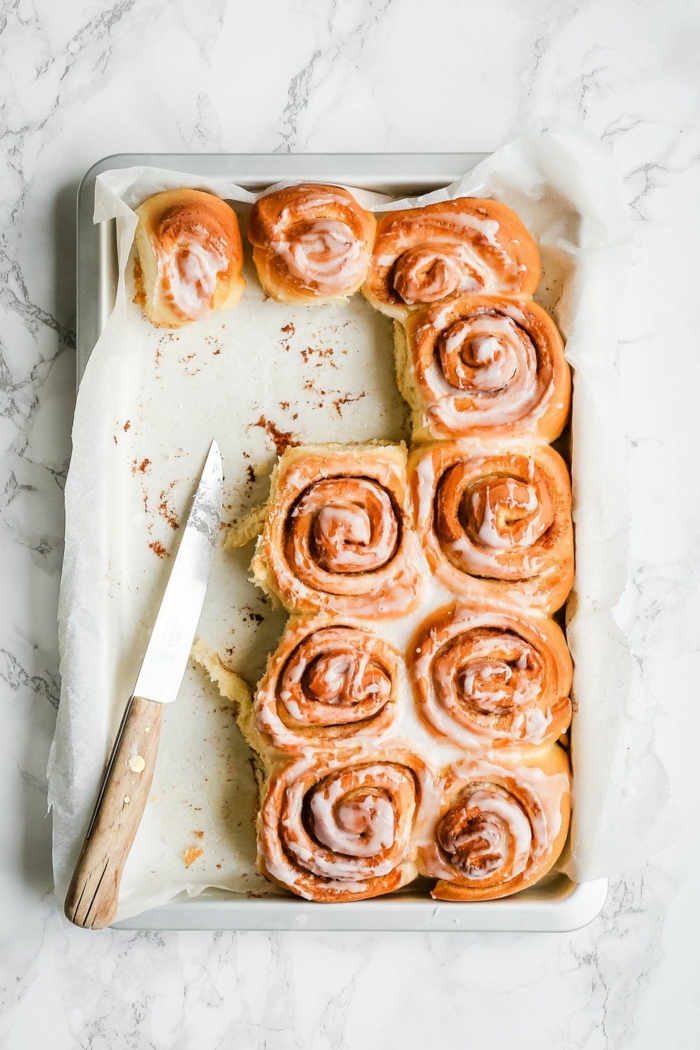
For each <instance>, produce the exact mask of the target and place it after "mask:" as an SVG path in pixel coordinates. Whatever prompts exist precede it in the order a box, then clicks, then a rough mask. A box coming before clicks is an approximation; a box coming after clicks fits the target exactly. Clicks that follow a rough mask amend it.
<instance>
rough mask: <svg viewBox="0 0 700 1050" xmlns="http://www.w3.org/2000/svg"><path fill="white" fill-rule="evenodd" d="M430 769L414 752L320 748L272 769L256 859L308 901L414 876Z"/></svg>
mask: <svg viewBox="0 0 700 1050" xmlns="http://www.w3.org/2000/svg"><path fill="white" fill-rule="evenodd" d="M435 780H436V778H435V775H434V774H433V773H432V772H431V771H430V770H429V769H428V767H427V766H426V764H425V763H424V762H423V761H422V759H420V758H419V757H418V756H417V755H415V754H413V753H411V752H409V751H405V750H403V749H401V750H389V751H386V752H384V753H382V755H381V756H377V757H376V758H373V757H371V756H364V757H361V758H356V757H354V756H353V753H352V751H348V752H345V753H342V752H341V753H339V754H336V755H329V754H328V753H323V752H319V753H317V754H315V755H314V756H313V757H304V758H301V759H298V760H297V761H296V762H292V763H289V764H288V765H285V766H283V767H282V768H279V769H277V770H276V771H275V772H273V774H272V776H271V777H270V780H269V783H268V785H267V791H266V795H265V800H264V802H263V805H262V809H261V811H260V816H259V819H258V863H259V866H260V869H261V871H262V872H263V874H264V875H266V876H267V877H268V878H269V879H271V880H272V881H273V882H275V883H277V885H279V886H283V887H285V888H286V889H289V890H291V891H292V893H296V894H297V895H298V896H300V897H306V898H307V899H308V900H314V901H321V902H330V901H334V902H339V901H352V900H363V899H365V898H367V897H377V896H380V895H381V894H385V893H390V892H391V891H392V890H396V889H399V888H400V887H401V886H404V885H406V883H408V882H411V881H412V880H413V879H414V878H415V876H416V867H415V861H414V855H415V847H414V845H413V832H414V828H415V826H416V824H417V822H418V819H419V813H420V809H421V806H422V805H423V802H424V799H425V797H426V796H429V795H430V794H431V791H432V790H434V788H433V786H434V784H435Z"/></svg>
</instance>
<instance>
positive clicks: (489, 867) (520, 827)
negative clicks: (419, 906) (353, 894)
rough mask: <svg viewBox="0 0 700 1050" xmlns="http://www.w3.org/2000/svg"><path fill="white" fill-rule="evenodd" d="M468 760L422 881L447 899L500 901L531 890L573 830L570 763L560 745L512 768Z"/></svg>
mask: <svg viewBox="0 0 700 1050" xmlns="http://www.w3.org/2000/svg"><path fill="white" fill-rule="evenodd" d="M506 757H507V756H505V755H504V762H503V763H498V764H496V763H493V762H487V761H481V760H476V761H470V760H463V761H460V762H458V763H456V764H455V765H454V766H453V767H452V768H451V769H450V770H449V772H448V774H447V776H446V778H445V780H444V783H443V799H442V804H441V806H440V807H439V808H438V809H437V811H436V813H435V814H434V818H433V821H432V827H431V829H430V831H429V833H428V836H427V845H425V846H423V847H422V848H421V849H420V851H419V859H418V864H419V867H420V870H421V872H422V873H423V874H425V875H429V876H432V877H433V878H437V879H438V880H439V881H438V883H437V884H436V886H435V887H434V889H433V890H432V896H433V897H435V898H438V899H441V900H493V899H495V898H497V897H505V896H509V895H510V894H512V893H516V892H517V891H518V890H522V889H525V888H526V887H527V886H531V885H532V884H533V883H534V882H536V881H537V880H538V879H540V878H542V876H543V875H545V874H546V872H547V871H549V870H550V869H551V867H552V866H553V864H554V863H555V862H556V860H557V858H558V856H559V855H560V853H561V851H562V849H563V846H564V842H565V840H566V835H567V831H568V824H569V815H570V776H569V765H568V759H567V757H566V754H565V752H564V751H563V750H562V749H561V748H560V747H559V746H557V745H555V746H554V747H551V748H547V749H544V750H539V751H535V752H533V753H531V754H530V755H527V754H518V753H517V752H516V754H515V756H514V757H513V758H511V760H510V761H509V762H506V761H505V758H506Z"/></svg>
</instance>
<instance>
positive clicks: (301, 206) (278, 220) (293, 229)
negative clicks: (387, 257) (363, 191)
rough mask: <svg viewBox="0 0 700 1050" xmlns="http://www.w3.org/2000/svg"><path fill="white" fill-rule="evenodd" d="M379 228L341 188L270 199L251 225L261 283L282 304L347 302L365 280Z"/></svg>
mask: <svg viewBox="0 0 700 1050" xmlns="http://www.w3.org/2000/svg"><path fill="white" fill-rule="evenodd" d="M376 225H377V224H376V221H375V218H374V216H373V215H372V214H371V213H370V212H366V211H365V210H364V209H363V208H361V207H360V205H359V204H358V203H357V201H356V200H355V198H354V197H353V196H352V195H351V194H350V193H348V191H347V190H343V189H341V188H340V187H339V186H320V185H315V184H309V185H303V186H288V187H286V188H285V189H281V190H275V192H273V193H268V194H266V195H265V196H264V197H261V198H260V199H259V200H258V201H257V202H256V203H255V204H254V205H253V210H252V211H251V213H250V219H249V221H248V238H249V240H250V241H251V243H252V245H253V261H254V263H255V268H256V270H257V272H258V277H259V278H260V283H261V284H262V286H263V288H264V289H265V291H266V292H267V294H268V295H270V296H272V298H273V299H276V300H277V301H278V302H280V303H301V302H313V303H324V302H329V301H330V300H333V299H344V298H346V297H347V296H348V295H352V294H353V292H356V291H357V290H358V289H359V287H360V285H361V284H362V282H363V281H364V279H365V275H366V273H367V267H368V266H369V259H370V254H371V251H372V243H373V240H374V232H375V229H376Z"/></svg>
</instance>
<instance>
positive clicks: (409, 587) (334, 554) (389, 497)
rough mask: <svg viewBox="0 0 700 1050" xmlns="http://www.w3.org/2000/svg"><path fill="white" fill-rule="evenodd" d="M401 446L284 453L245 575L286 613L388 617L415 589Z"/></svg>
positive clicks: (406, 605)
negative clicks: (273, 597)
mask: <svg viewBox="0 0 700 1050" xmlns="http://www.w3.org/2000/svg"><path fill="white" fill-rule="evenodd" d="M407 501H408V493H407V485H406V451H405V449H404V447H403V446H400V445H355V446H352V445H309V446H306V447H299V448H292V449H288V450H287V452H285V453H284V455H283V456H282V458H281V459H280V461H279V465H278V467H277V469H276V471H275V473H274V475H273V480H272V491H271V495H270V502H269V504H268V511H267V518H266V521H265V525H264V528H263V532H262V535H261V536H260V537H259V539H258V545H257V549H256V554H255V558H254V559H253V573H254V576H255V579H256V580H257V582H258V583H260V585H261V586H263V587H264V588H266V589H268V590H270V591H272V592H273V593H274V594H276V595H277V596H278V598H279V599H280V601H281V602H282V604H283V605H284V606H285V607H286V608H287V609H289V610H290V611H291V612H305V613H308V612H325V613H335V614H338V615H340V616H360V617H362V616H369V617H377V618H382V617H393V616H399V615H402V614H404V613H406V612H407V611H408V610H410V609H412V608H413V607H414V606H415V605H416V604H417V602H418V600H419V598H420V593H421V578H420V575H419V572H418V570H417V568H416V565H415V562H414V550H415V537H414V535H413V532H412V530H411V526H410V515H409V514H408V513H407V508H408V502H407Z"/></svg>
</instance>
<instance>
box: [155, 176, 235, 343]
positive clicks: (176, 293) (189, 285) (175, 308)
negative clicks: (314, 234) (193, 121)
mask: <svg viewBox="0 0 700 1050" xmlns="http://www.w3.org/2000/svg"><path fill="white" fill-rule="evenodd" d="M136 214H137V215H138V216H139V226H138V228H137V231H136V245H137V248H138V251H139V260H138V263H139V266H138V269H137V271H136V274H137V281H138V283H140V284H141V285H142V293H143V294H142V299H143V305H144V310H145V312H146V314H147V315H148V316H149V318H150V319H151V320H152V321H153V322H154V323H155V324H160V325H163V326H168V327H178V326H180V325H183V324H187V323H189V322H191V321H197V320H200V319H201V318H203V317H205V316H206V315H207V314H208V313H210V311H211V310H213V309H224V308H226V307H229V306H233V305H234V304H235V303H236V302H238V300H239V299H240V297H241V295H242V294H243V288H244V286H245V281H244V280H243V277H242V276H241V271H242V268H243V248H242V244H241V235H240V230H239V228H238V219H237V218H236V214H235V212H234V211H233V210H232V209H231V208H230V207H229V205H228V204H226V203H225V201H222V200H220V199H219V198H218V197H215V196H214V195H213V194H210V193H203V192H201V191H200V190H188V189H181V190H168V191H167V192H165V193H158V194H156V196H154V197H150V198H149V199H148V200H147V201H145V202H144V204H142V205H141V206H140V207H139V208H137V210H136Z"/></svg>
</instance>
